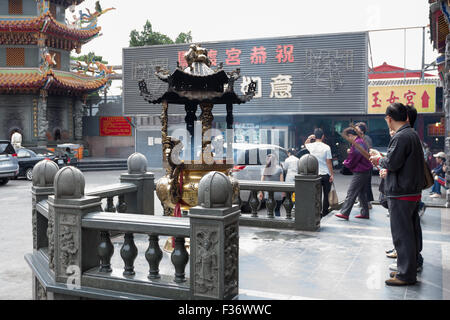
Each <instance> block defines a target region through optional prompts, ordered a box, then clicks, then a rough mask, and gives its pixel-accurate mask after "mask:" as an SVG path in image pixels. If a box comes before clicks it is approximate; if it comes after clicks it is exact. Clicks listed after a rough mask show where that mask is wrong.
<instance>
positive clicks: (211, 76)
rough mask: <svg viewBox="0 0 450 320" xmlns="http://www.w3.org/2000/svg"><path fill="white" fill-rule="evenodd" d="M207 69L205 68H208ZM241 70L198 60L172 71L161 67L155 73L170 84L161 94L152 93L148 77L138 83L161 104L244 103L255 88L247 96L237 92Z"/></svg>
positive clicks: (145, 95)
mask: <svg viewBox="0 0 450 320" xmlns="http://www.w3.org/2000/svg"><path fill="white" fill-rule="evenodd" d="M205 70H206V71H205ZM239 73H240V71H239V69H238V70H236V71H233V72H231V73H229V74H227V73H226V72H225V71H224V70H221V69H219V70H215V71H213V70H212V69H210V68H209V67H208V66H206V65H205V64H203V63H195V64H193V66H192V68H191V67H188V68H186V69H184V70H181V69H176V70H175V71H174V72H173V73H172V74H169V73H168V72H167V71H166V70H161V69H159V68H158V70H157V72H156V76H157V77H158V78H159V79H160V80H162V81H164V82H167V83H168V84H169V87H168V89H167V91H166V92H165V93H164V94H163V95H161V96H155V95H152V94H151V93H150V92H149V91H148V89H147V84H146V83H145V80H142V81H140V82H139V90H140V92H141V96H142V97H143V98H144V100H146V101H147V102H149V103H153V104H159V103H162V102H163V101H166V102H167V103H169V104H184V105H186V104H203V103H212V104H241V103H245V102H248V101H250V100H251V99H252V98H253V96H254V89H255V87H251V88H250V89H249V91H248V92H247V93H246V94H245V95H237V94H236V93H235V92H234V82H235V81H236V80H237V79H238V78H239Z"/></svg>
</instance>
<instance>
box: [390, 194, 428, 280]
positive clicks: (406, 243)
mask: <svg viewBox="0 0 450 320" xmlns="http://www.w3.org/2000/svg"><path fill="white" fill-rule="evenodd" d="M388 205H389V219H390V222H391V233H392V240H393V242H394V247H395V250H396V251H397V270H398V273H397V278H399V279H400V280H403V281H407V282H414V281H416V276H417V262H418V261H420V258H421V257H420V252H421V251H422V228H421V226H420V217H419V202H418V201H417V202H415V201H405V200H397V199H395V198H388Z"/></svg>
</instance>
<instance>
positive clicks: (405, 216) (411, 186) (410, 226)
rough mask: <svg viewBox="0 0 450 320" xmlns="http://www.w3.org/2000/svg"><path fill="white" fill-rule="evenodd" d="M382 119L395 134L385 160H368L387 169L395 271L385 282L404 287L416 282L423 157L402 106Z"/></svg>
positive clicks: (394, 107)
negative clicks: (395, 263)
mask: <svg viewBox="0 0 450 320" xmlns="http://www.w3.org/2000/svg"><path fill="white" fill-rule="evenodd" d="M385 120H386V123H387V125H388V127H389V129H390V130H392V131H394V132H395V134H394V135H393V137H392V139H391V141H390V142H389V146H388V152H387V154H386V157H381V156H380V155H373V156H371V157H370V161H371V162H372V163H373V164H374V165H379V166H381V167H382V168H385V169H386V170H387V175H386V177H385V187H384V191H385V194H386V197H387V201H388V210H389V218H390V224H391V234H392V239H393V242H394V246H395V250H396V252H397V270H398V271H397V272H392V273H391V274H390V278H389V279H387V280H386V281H385V283H386V285H388V286H405V285H411V284H415V283H416V281H417V258H418V255H419V254H420V249H421V248H420V243H419V242H420V235H419V234H418V229H417V227H416V225H417V219H418V216H419V215H418V210H419V201H420V199H421V193H422V188H423V187H424V184H425V178H424V157H423V151H422V145H421V142H420V139H419V136H418V135H417V133H416V132H415V130H414V129H412V128H411V126H410V124H409V122H408V111H407V108H406V106H405V105H403V104H402V103H393V104H391V105H389V106H388V107H387V109H386V116H385ZM419 223H420V221H419Z"/></svg>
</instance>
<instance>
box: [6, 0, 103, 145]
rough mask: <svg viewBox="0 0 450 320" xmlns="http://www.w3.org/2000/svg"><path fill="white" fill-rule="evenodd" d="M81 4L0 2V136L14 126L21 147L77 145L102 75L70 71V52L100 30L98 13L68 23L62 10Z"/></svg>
mask: <svg viewBox="0 0 450 320" xmlns="http://www.w3.org/2000/svg"><path fill="white" fill-rule="evenodd" d="M82 2H83V0H75V1H72V0H70V1H69V0H6V1H1V2H0V139H9V138H10V136H11V132H12V130H14V129H19V130H20V132H21V133H22V135H23V145H25V146H36V145H40V146H48V145H55V144H59V143H63V142H75V143H83V141H82V140H83V125H82V122H83V120H82V117H83V114H84V110H85V103H86V98H87V95H88V94H89V93H91V92H94V91H97V90H99V89H101V88H102V87H104V86H105V85H106V84H107V82H108V77H107V75H106V74H105V73H103V74H99V73H96V72H94V71H93V70H92V72H91V74H89V75H88V74H87V72H85V71H87V70H85V71H84V72H83V70H78V72H71V66H70V53H71V52H72V51H76V52H77V53H80V52H81V47H82V45H83V44H85V43H87V42H89V41H90V40H92V39H94V38H95V37H97V36H98V35H99V32H100V30H101V28H100V27H98V26H97V23H96V22H97V17H98V16H99V15H101V14H102V13H101V12H98V11H95V13H93V14H92V15H91V14H89V15H87V14H83V16H82V17H79V18H76V17H75V16H74V19H75V20H74V21H73V22H69V20H70V19H71V17H70V18H69V17H66V10H67V9H68V8H69V7H70V11H72V12H75V6H76V5H79V4H80V3H82Z"/></svg>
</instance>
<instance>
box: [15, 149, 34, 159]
mask: <svg viewBox="0 0 450 320" xmlns="http://www.w3.org/2000/svg"><path fill="white" fill-rule="evenodd" d="M17 157H18V158H31V154H30V153H29V152H28V151H25V150H23V149H21V150H19V151H18V152H17Z"/></svg>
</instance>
